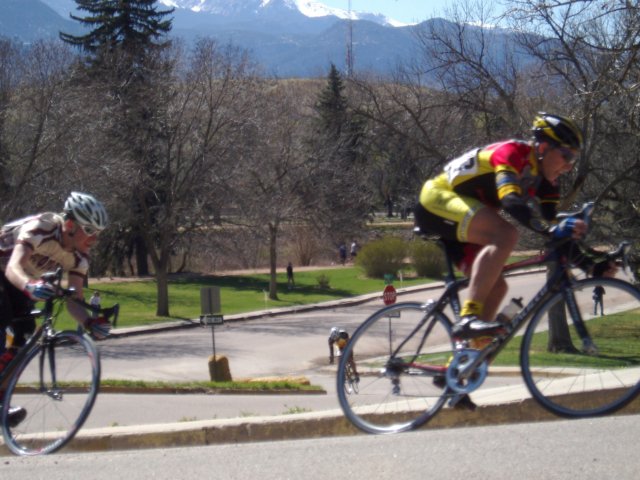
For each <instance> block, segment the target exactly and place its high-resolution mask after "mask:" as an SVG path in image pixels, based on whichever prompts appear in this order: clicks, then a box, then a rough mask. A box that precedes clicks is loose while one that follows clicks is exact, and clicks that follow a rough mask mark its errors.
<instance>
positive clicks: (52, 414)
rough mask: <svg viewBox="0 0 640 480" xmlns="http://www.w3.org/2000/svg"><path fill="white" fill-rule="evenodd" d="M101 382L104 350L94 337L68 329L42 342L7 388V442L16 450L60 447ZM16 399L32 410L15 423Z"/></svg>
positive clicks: (39, 452) (75, 428)
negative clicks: (12, 411) (13, 408)
mask: <svg viewBox="0 0 640 480" xmlns="http://www.w3.org/2000/svg"><path fill="white" fill-rule="evenodd" d="M54 377H55V381H54ZM99 386H100V356H99V353H98V350H97V348H96V346H95V344H94V343H93V341H91V339H90V338H89V337H87V336H86V335H79V334H78V333H76V332H72V331H64V332H58V333H56V334H55V335H54V336H53V337H51V338H50V339H44V340H42V341H40V342H38V343H37V344H36V345H35V346H34V347H33V348H32V349H31V350H30V351H29V352H28V353H27V355H26V356H25V357H24V359H23V360H22V362H21V363H20V364H19V365H18V366H17V367H16V370H15V372H14V373H13V375H12V376H11V379H10V380H9V384H8V386H7V389H6V391H5V396H4V400H5V401H4V404H3V408H2V426H3V435H4V441H5V444H6V445H7V446H8V447H9V449H10V450H11V451H12V452H13V453H15V454H16V455H25V456H29V455H43V454H48V453H52V452H55V451H56V450H59V449H60V448H62V447H63V446H65V445H66V444H67V443H68V442H69V441H70V440H71V439H72V438H73V437H74V436H75V434H76V433H77V432H78V430H79V429H80V428H81V427H82V425H83V424H84V422H85V420H86V419H87V417H88V416H89V413H90V412H91V409H92V408H93V404H94V402H95V399H96V396H97V394H98V390H99ZM10 405H14V406H21V407H23V408H25V409H26V411H27V413H26V418H25V419H24V420H23V421H22V422H20V423H19V424H18V425H16V426H13V427H12V426H10V425H9V424H8V421H7V420H8V419H7V417H8V408H9V406H10Z"/></svg>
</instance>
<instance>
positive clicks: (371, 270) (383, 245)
mask: <svg viewBox="0 0 640 480" xmlns="http://www.w3.org/2000/svg"><path fill="white" fill-rule="evenodd" d="M406 256H407V245H406V243H405V242H404V241H403V240H402V239H400V238H398V237H384V238H381V239H379V240H374V241H372V242H370V243H367V244H366V245H365V246H364V247H362V249H361V250H360V251H359V252H358V256H357V257H356V264H357V265H358V266H360V267H362V269H363V270H364V272H365V274H366V275H367V276H368V277H371V278H384V275H385V274H394V275H395V273H396V272H397V271H398V270H400V269H401V268H402V267H403V266H404V259H405V257H406Z"/></svg>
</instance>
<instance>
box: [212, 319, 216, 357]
mask: <svg viewBox="0 0 640 480" xmlns="http://www.w3.org/2000/svg"><path fill="white" fill-rule="evenodd" d="M215 330H216V327H214V326H213V325H211V343H212V344H213V361H214V362H215V361H216V333H215Z"/></svg>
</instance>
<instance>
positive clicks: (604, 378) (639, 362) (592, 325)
mask: <svg viewBox="0 0 640 480" xmlns="http://www.w3.org/2000/svg"><path fill="white" fill-rule="evenodd" d="M598 285H600V286H602V287H604V289H605V292H606V294H605V297H604V298H605V299H604V314H603V315H599V314H594V299H593V298H592V295H593V290H594V288H595V287H596V286H598ZM570 292H571V295H572V298H573V299H575V305H576V307H577V311H578V312H579V315H580V316H581V318H582V319H583V324H584V325H585V327H586V329H587V331H588V333H589V338H590V341H591V344H589V342H587V344H586V345H583V340H582V336H581V335H580V334H579V333H578V329H577V328H576V325H575V321H574V320H573V318H572V317H571V314H570V309H569V308H567V302H566V301H565V299H564V296H563V292H559V293H557V294H556V295H554V296H553V297H552V298H550V299H549V300H548V301H546V302H545V303H544V305H542V307H541V308H540V310H539V311H538V312H537V313H536V314H535V315H534V317H533V318H532V320H531V322H530V324H529V325H528V326H527V329H526V331H525V334H524V337H523V339H522V345H521V349H520V363H521V367H522V375H523V377H524V381H525V384H526V385H527V388H528V389H529V391H530V392H531V395H533V398H535V399H536V401H537V402H538V403H539V404H540V405H542V406H543V407H544V408H545V409H547V410H548V411H550V412H552V413H554V414H556V415H559V416H562V417H567V418H582V417H593V416H599V415H606V414H608V413H612V412H614V411H616V410H619V409H620V408H622V407H624V406H625V405H627V404H628V403H629V402H630V401H632V400H633V399H634V398H635V397H636V396H637V395H638V394H639V393H640V355H638V352H639V348H640V344H639V343H638V339H640V291H639V290H638V289H637V288H635V287H634V286H633V285H631V284H629V283H628V282H625V281H622V280H619V279H612V278H590V279H584V280H580V281H577V282H575V283H574V284H573V285H572V288H571V290H570ZM562 312H564V313H565V315H566V318H567V323H568V334H569V336H567V335H565V336H564V338H565V339H567V338H570V339H571V341H570V344H569V343H567V342H565V343H560V342H559V341H558V340H553V338H557V334H556V337H554V334H553V333H550V332H553V331H557V328H558V327H557V325H558V321H559V320H557V319H558V316H559V315H560V318H561V316H562ZM598 313H600V312H598ZM554 318H555V319H556V320H555V323H554V320H553V319H554ZM554 329H555V330H554Z"/></svg>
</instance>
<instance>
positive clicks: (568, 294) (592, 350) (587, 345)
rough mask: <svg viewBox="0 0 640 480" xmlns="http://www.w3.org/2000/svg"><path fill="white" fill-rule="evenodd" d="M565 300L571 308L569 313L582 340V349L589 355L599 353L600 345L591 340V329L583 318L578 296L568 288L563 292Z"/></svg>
mask: <svg viewBox="0 0 640 480" xmlns="http://www.w3.org/2000/svg"><path fill="white" fill-rule="evenodd" d="M563 297H564V302H565V304H566V305H567V309H568V310H569V315H570V316H571V321H572V322H573V326H574V327H575V329H576V333H577V334H578V336H579V337H580V339H581V340H582V350H583V352H584V353H586V354H587V355H597V354H598V347H597V346H596V344H595V343H593V340H591V335H589V331H588V330H587V326H586V325H585V323H584V320H583V319H582V314H581V313H580V309H579V308H578V304H577V302H576V297H575V295H574V293H573V291H571V290H570V289H566V290H565V291H564V292H563Z"/></svg>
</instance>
